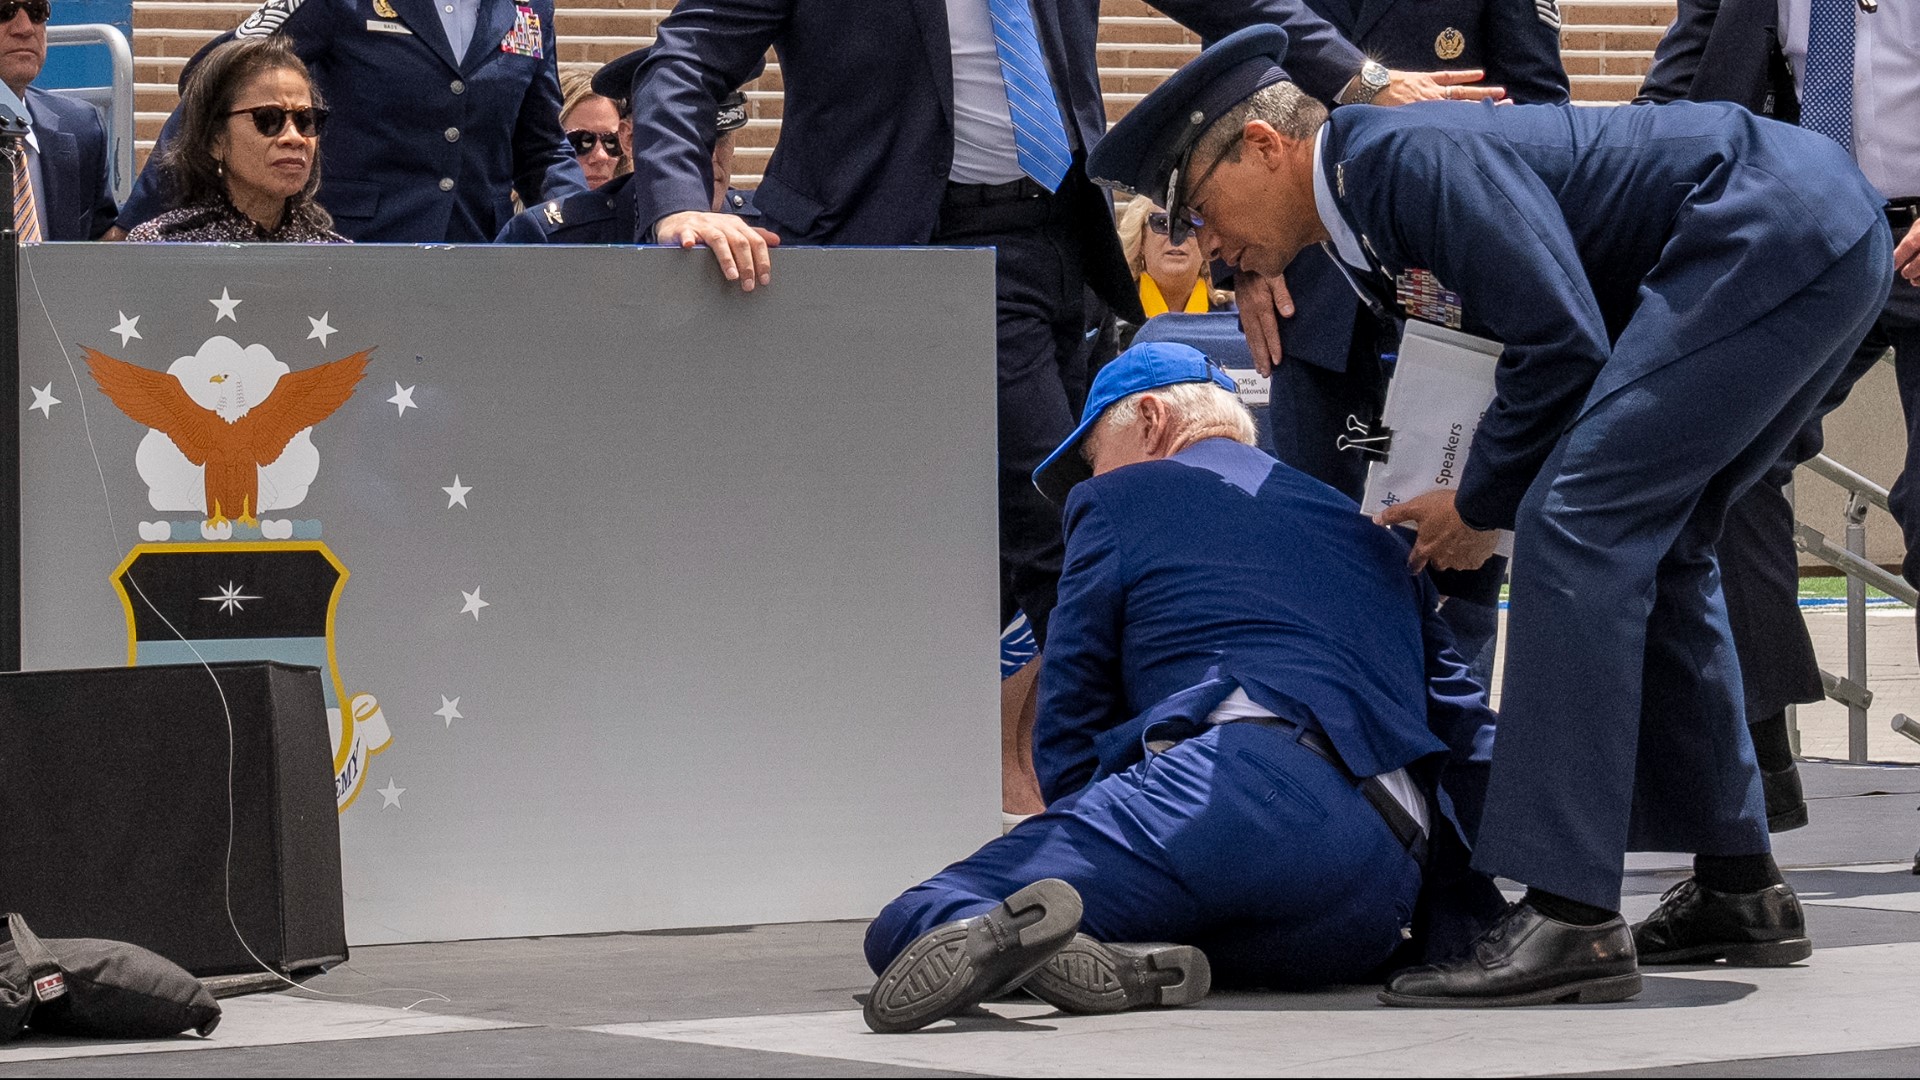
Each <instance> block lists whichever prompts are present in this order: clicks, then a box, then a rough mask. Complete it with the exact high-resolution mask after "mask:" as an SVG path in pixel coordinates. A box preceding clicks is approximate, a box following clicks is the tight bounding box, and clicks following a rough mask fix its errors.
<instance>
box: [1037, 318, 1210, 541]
mask: <svg viewBox="0 0 1920 1080" xmlns="http://www.w3.org/2000/svg"><path fill="white" fill-rule="evenodd" d="M1188 382H1212V383H1213V384H1214V385H1216V386H1219V387H1221V388H1222V389H1224V390H1227V391H1229V392H1238V391H1239V389H1240V387H1239V384H1237V383H1235V382H1234V381H1233V376H1231V375H1229V374H1227V371H1226V369H1225V368H1223V367H1221V366H1220V365H1219V364H1216V363H1214V362H1213V361H1212V360H1209V359H1207V355H1206V354H1205V353H1203V352H1201V351H1200V350H1199V349H1196V348H1194V347H1193V346H1191V345H1181V344H1179V343H1178V342H1173V341H1151V342H1148V343H1146V344H1144V345H1135V346H1134V347H1133V348H1131V349H1128V350H1127V351H1126V352H1123V353H1121V354H1120V355H1119V356H1116V357H1114V358H1113V360H1112V361H1111V362H1109V363H1108V364H1107V366H1106V367H1103V368H1101V369H1100V374H1098V375H1096V376H1094V379H1093V388H1092V389H1091V390H1089V391H1088V392H1087V408H1086V411H1084V412H1082V413H1081V414H1080V426H1079V427H1077V428H1074V429H1073V434H1071V435H1069V436H1067V441H1066V442H1063V443H1061V444H1060V448H1059V449H1058V450H1055V451H1054V452H1053V453H1051V454H1049V455H1047V460H1045V461H1043V462H1041V463H1040V467H1039V468H1037V469H1035V470H1033V486H1034V487H1037V488H1039V489H1040V494H1042V495H1045V496H1046V497H1047V498H1049V499H1051V500H1053V501H1054V502H1055V503H1064V502H1066V500H1067V492H1069V491H1072V490H1073V485H1075V484H1077V483H1079V482H1080V481H1082V480H1085V479H1087V478H1088V477H1090V476H1092V475H1093V467H1092V466H1090V465H1088V464H1087V462H1086V459H1085V458H1083V457H1081V456H1080V444H1081V443H1082V442H1083V441H1085V440H1086V437H1087V432H1089V431H1092V430H1093V425H1094V424H1096V423H1098V422H1099V420H1100V415H1101V414H1102V413H1104V412H1106V411H1107V406H1109V405H1112V404H1113V403H1114V402H1116V401H1119V400H1120V399H1121V398H1123V397H1126V396H1128V395H1129V394H1138V393H1140V392H1141V391H1142V390H1158V389H1160V388H1161V387H1163V386H1172V385H1173V384H1175V383H1188Z"/></svg>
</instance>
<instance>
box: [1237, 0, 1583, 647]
mask: <svg viewBox="0 0 1920 1080" xmlns="http://www.w3.org/2000/svg"><path fill="white" fill-rule="evenodd" d="M1308 3H1309V5H1310V6H1311V7H1312V8H1313V9H1314V10H1315V11H1316V12H1318V13H1319V14H1320V15H1321V16H1322V17H1323V18H1325V19H1326V20H1327V21H1328V22H1330V23H1332V24H1333V26H1334V28H1335V29H1337V30H1339V31H1340V33H1341V34H1342V35H1343V36H1345V37H1346V38H1347V40H1349V41H1351V42H1353V43H1354V44H1355V45H1358V46H1359V47H1360V48H1361V49H1363V50H1364V51H1366V53H1367V54H1368V55H1370V56H1372V57H1373V58H1374V59H1376V60H1378V61H1379V62H1381V63H1383V64H1386V65H1387V66H1388V67H1393V68H1404V69H1407V70H1412V71H1427V70H1433V69H1437V68H1481V69H1484V70H1485V71H1486V73H1487V81H1488V82H1490V83H1494V84H1497V85H1500V86H1504V87H1505V88H1506V90H1507V96H1508V97H1510V98H1512V99H1513V100H1514V101H1517V102H1521V103H1525V104H1547V105H1552V104H1560V103H1563V102H1565V101H1566V100H1567V72H1566V67H1565V65H1563V64H1562V63H1561V61H1560V11H1559V8H1558V7H1557V6H1556V4H1555V2H1554V0H1358V2H1354V0H1308ZM1286 281H1287V288H1288V290H1289V291H1290V292H1291V293H1292V295H1293V301H1294V311H1295V314H1294V316H1293V317H1292V318H1290V319H1282V320H1280V344H1281V350H1282V361H1281V364H1280V366H1279V368H1278V370H1276V371H1275V372H1274V382H1275V384H1276V385H1275V386H1274V389H1273V394H1272V396H1271V398H1270V399H1269V400H1270V402H1271V404H1269V406H1268V409H1269V414H1270V417H1271V427H1272V429H1273V432H1274V452H1275V453H1276V454H1278V455H1279V457H1280V460H1282V461H1285V462H1286V463H1288V464H1289V465H1292V466H1294V467H1295V468H1298V469H1301V470H1303V471H1304V472H1306V473H1307V475H1309V476H1312V477H1315V478H1317V479H1320V480H1323V481H1325V482H1327V483H1329V484H1332V485H1333V486H1334V487H1335V488H1338V489H1339V490H1340V491H1343V492H1345V493H1346V494H1347V495H1349V496H1351V497H1352V498H1354V499H1358V498H1360V494H1361V491H1362V490H1363V489H1364V487H1365V486H1366V478H1367V461H1368V459H1367V457H1366V456H1365V455H1363V454H1361V453H1360V452H1359V451H1358V450H1343V449H1341V448H1340V447H1341V437H1342V436H1343V435H1347V434H1349V432H1348V428H1347V424H1348V417H1353V418H1354V419H1355V420H1357V421H1358V422H1360V423H1361V424H1365V425H1369V426H1371V425H1372V424H1374V423H1375V422H1377V421H1378V420H1379V418H1380V410H1381V408H1382V406H1383V405H1384V404H1385V401H1386V393H1387V372H1386V370H1385V367H1384V364H1383V361H1382V359H1381V358H1382V356H1383V354H1387V353H1392V352H1394V351H1395V350H1396V349H1397V347H1398V346H1397V342H1398V340H1399V330H1398V327H1397V326H1395V325H1392V324H1391V323H1390V322H1388V321H1386V320H1383V319H1382V318H1380V317H1379V316H1376V315H1373V314H1371V313H1369V312H1368V310H1367V309H1366V308H1365V307H1364V306H1363V305H1362V304H1360V303H1359V302H1358V301H1357V300H1356V299H1355V297H1354V295H1353V289H1352V288H1351V287H1350V286H1349V285H1348V284H1347V281H1346V279H1345V278H1343V277H1342V276H1341V275H1340V272H1339V270H1338V269H1336V268H1335V267H1334V266H1333V263H1332V261H1331V260H1330V259H1329V258H1328V256H1327V255H1326V253H1325V252H1322V251H1321V250H1319V249H1318V248H1309V249H1307V250H1306V251H1303V252H1301V253H1300V256H1299V257H1298V258H1296V259H1294V261H1293V263H1292V265H1290V266H1288V267H1287V273H1286ZM1505 578H1506V560H1505V559H1503V558H1496V559H1494V560H1492V561H1490V562H1489V563H1488V564H1487V565H1486V566H1485V567H1483V568H1482V569H1480V570H1477V571H1469V572H1465V573H1460V572H1448V571H1435V572H1434V580H1435V583H1436V584H1437V585H1438V586H1439V588H1440V591H1441V592H1442V593H1444V594H1446V596H1447V601H1446V603H1445V605H1444V607H1443V611H1444V613H1445V617H1446V618H1447V619H1448V621H1449V623H1450V624H1451V625H1452V626H1453V629H1454V633H1455V635H1456V636H1457V637H1458V638H1459V642H1460V648H1461V652H1462V653H1463V654H1464V655H1466V656H1467V657H1468V659H1469V661H1470V663H1471V664H1472V666H1473V669H1474V673H1475V674H1476V675H1477V676H1479V678H1480V679H1481V680H1482V681H1490V680H1491V679H1492V677H1493V659H1494V649H1495V636H1496V634H1497V632H1498V629H1499V625H1500V621H1499V611H1498V604H1499V599H1500V585H1501V582H1502V581H1504V580H1505Z"/></svg>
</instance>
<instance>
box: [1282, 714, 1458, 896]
mask: <svg viewBox="0 0 1920 1080" xmlns="http://www.w3.org/2000/svg"><path fill="white" fill-rule="evenodd" d="M1300 745H1301V746H1304V747H1306V748H1307V749H1308V750H1311V751H1313V752H1314V753H1315V754H1316V755H1318V756H1319V757H1320V758H1321V759H1322V760H1324V761H1325V762H1326V763H1327V764H1329V765H1332V766H1333V767H1334V768H1336V769H1338V770H1340V775H1341V776H1344V777H1346V778H1347V782H1348V783H1349V784H1352V785H1353V786H1354V787H1356V788H1359V789H1360V794H1361V795H1362V796H1364V797H1365V798H1366V800H1367V802H1368V803H1370V804H1371V805H1372V806H1373V808H1374V809H1375V810H1376V811H1378V812H1379V814H1380V818H1381V820H1383V821H1385V822H1386V823H1387V828H1388V829H1390V830H1392V831H1393V835H1394V839H1396V840H1399V841H1400V846H1402V847H1404V848H1406V849H1407V854H1409V855H1411V856H1413V861H1414V862H1417V863H1419V864H1420V865H1421V866H1425V865H1427V831H1426V830H1425V829H1422V828H1421V827H1420V823H1419V822H1418V821H1416V820H1414V817H1413V815H1412V814H1409V813H1407V808H1406V807H1404V806H1401V805H1400V800H1399V799H1396V798H1394V797H1393V792H1391V791H1388V790H1387V785H1385V784H1383V783H1381V782H1380V778H1379V777H1377V776H1368V777H1364V778H1363V777H1358V776H1355V775H1353V770H1352V769H1349V768H1347V763H1346V762H1344V761H1341V760H1340V752H1339V751H1337V750H1335V749H1334V748H1333V744H1332V743H1331V742H1328V741H1327V737H1326V736H1325V735H1322V734H1320V733H1319V732H1317V731H1314V730H1312V729H1310V728H1301V729H1300Z"/></svg>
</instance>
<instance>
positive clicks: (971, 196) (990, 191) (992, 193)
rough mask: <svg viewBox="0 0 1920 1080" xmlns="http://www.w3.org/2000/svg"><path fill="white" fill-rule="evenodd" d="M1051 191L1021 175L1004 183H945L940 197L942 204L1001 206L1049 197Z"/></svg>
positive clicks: (1051, 193)
mask: <svg viewBox="0 0 1920 1080" xmlns="http://www.w3.org/2000/svg"><path fill="white" fill-rule="evenodd" d="M1052 195H1053V192H1051V191H1048V190H1047V189H1046V188H1044V187H1041V186H1040V184H1039V182H1037V181H1035V180H1034V179H1032V178H1031V177H1026V176H1023V177H1021V178H1020V179H1018V180H1009V181H1007V182H1006V183H1004V184H955V183H951V182H949V183H948V184H947V193H946V195H945V197H943V198H942V199H941V205H943V206H1002V205H1005V204H1007V203H1014V202H1030V201H1032V200H1035V199H1046V198H1051V197H1052Z"/></svg>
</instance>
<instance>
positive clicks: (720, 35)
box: [633, 0, 1363, 321]
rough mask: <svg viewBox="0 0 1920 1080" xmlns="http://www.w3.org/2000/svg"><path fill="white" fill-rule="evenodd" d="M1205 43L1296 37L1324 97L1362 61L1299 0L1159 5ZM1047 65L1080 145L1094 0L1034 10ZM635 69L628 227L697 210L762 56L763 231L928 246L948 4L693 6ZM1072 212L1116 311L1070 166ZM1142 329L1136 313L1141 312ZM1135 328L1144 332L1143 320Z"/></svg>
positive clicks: (720, 1)
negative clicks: (772, 118) (772, 60)
mask: <svg viewBox="0 0 1920 1080" xmlns="http://www.w3.org/2000/svg"><path fill="white" fill-rule="evenodd" d="M1156 6H1157V7H1159V8H1161V9H1162V10H1163V11H1165V12H1166V13H1167V14H1169V15H1171V16H1173V17H1174V18H1175V19H1177V20H1179V21H1180V22H1182V23H1184V24H1186V25H1187V26H1188V27H1190V28H1191V29H1193V30H1194V31H1195V32H1196V33H1199V34H1200V35H1202V36H1203V37H1206V38H1210V39H1211V38H1219V37H1223V36H1225V35H1226V34H1228V33H1231V32H1232V31H1234V30H1238V29H1240V28H1241V27H1244V26H1248V25H1252V24H1255V23H1261V22H1272V23H1279V24H1281V25H1283V26H1285V27H1286V29H1287V32H1288V34H1289V35H1290V37H1291V39H1292V43H1291V45H1290V47H1289V50H1288V56H1287V68H1288V70H1289V71H1290V72H1291V73H1292V74H1293V77H1294V78H1295V79H1297V80H1299V82H1300V84H1301V85H1302V86H1303V87H1305V88H1306V89H1307V90H1308V91H1309V92H1310V93H1313V94H1315V95H1316V96H1319V97H1322V98H1329V97H1332V96H1333V95H1334V94H1336V93H1338V91H1339V89H1340V88H1341V87H1342V86H1343V85H1345V83H1346V82H1347V80H1348V79H1350V78H1352V77H1353V76H1354V74H1355V73H1357V72H1358V71H1359V68H1360V65H1361V61H1362V59H1363V57H1362V56H1361V55H1360V53H1359V52H1358V51H1357V50H1355V49H1354V48H1353V47H1352V46H1351V45H1348V44H1347V43H1346V42H1344V41H1342V40H1341V39H1340V38H1339V37H1338V36H1337V35H1335V34H1334V32H1333V29H1332V28H1331V27H1330V26H1328V25H1327V24H1326V23H1325V22H1324V21H1323V20H1321V19H1320V18H1318V17H1316V16H1315V15H1313V14H1312V13H1311V12H1310V11H1308V10H1306V9H1305V8H1304V7H1302V6H1301V3H1300V0H1157V2H1156ZM1034 13H1035V18H1036V25H1037V28H1038V30H1039V34H1040V39H1041V46H1042V48H1043V50H1044V51H1045V53H1046V56H1047V61H1048V66H1049V68H1050V69H1051V71H1052V72H1053V73H1054V75H1055V78H1056V79H1058V80H1059V81H1060V83H1061V86H1060V90H1061V93H1062V96H1063V97H1064V99H1065V100H1066V103H1067V106H1068V114H1069V115H1068V118H1067V123H1068V126H1069V127H1070V128H1071V131H1072V135H1073V137H1074V139H1075V141H1076V142H1077V143H1078V145H1079V147H1080V148H1081V149H1083V150H1084V149H1086V148H1090V147H1092V146H1093V145H1094V144H1095V143H1096V142H1098V141H1099V139H1100V136H1101V134H1102V133H1103V132H1104V131H1105V130H1106V125H1107V121H1106V107H1105V104H1104V102H1103V101H1102V99H1101V96H1100V80H1099V72H1098V70H1097V67H1096V63H1095V37H1096V34H1097V31H1098V29H1099V15H1100V10H1099V3H1098V0H1035V3H1034ZM658 34H659V37H658V39H657V41H656V42H655V44H654V46H653V48H652V50H651V51H650V52H649V53H648V55H647V59H646V61H645V62H644V63H642V64H641V66H640V67H639V69H638V70H637V71H636V72H635V75H634V92H633V102H634V116H633V126H634V144H635V145H636V146H644V147H647V148H648V149H647V152H646V153H644V154H642V155H640V156H639V160H638V161H636V162H635V171H634V183H633V191H634V195H635V214H634V217H635V221H636V224H637V227H638V228H639V229H640V230H642V232H643V235H640V236H637V237H636V239H639V240H643V241H644V240H647V239H649V238H650V236H651V231H652V229H653V225H654V223H655V222H657V221H658V220H660V219H661V218H662V217H665V216H666V215H668V214H672V213H676V212H680V211H685V210H699V209H704V208H705V207H706V206H707V204H708V199H709V198H710V192H711V190H712V188H711V186H710V184H709V181H708V168H709V164H708V151H707V148H708V147H709V146H711V145H712V143H713V120H714V114H715V111H716V104H715V103H716V102H717V101H718V100H719V98H720V97H722V96H723V95H725V94H727V93H730V92H731V91H732V90H733V89H734V88H735V87H737V86H740V85H741V84H742V83H744V82H745V81H746V80H747V79H748V78H749V77H750V75H751V73H752V71H753V69H754V65H756V64H758V63H759V62H760V60H761V58H762V57H763V56H765V54H766V51H767V49H768V47H770V46H771V47H772V48H774V49H775V50H776V51H777V52H778V54H779V57H780V73H781V78H782V80H783V82H784V85H785V88H786V102H785V106H784V111H783V114H782V120H781V131H780V145H779V146H778V148H776V149H775V151H774V155H773V158H772V160H771V161H770V162H769V163H768V165H767V171H766V175H765V177H764V178H763V179H762V181H761V183H760V187H759V190H758V192H757V195H756V200H755V201H756V203H757V204H758V206H759V209H760V213H761V214H762V216H763V219H764V220H763V221H762V224H763V225H765V226H766V227H767V228H769V229H771V230H773V231H774V232H777V233H779V234H780V235H781V238H782V239H783V240H786V241H789V242H797V243H805V244H882V245H896V244H919V243H925V242H926V241H927V239H928V238H929V237H931V236H932V235H933V231H934V227H935V225H936V224H937V219H938V216H939V212H940V202H941V198H942V196H943V194H944V192H945V189H946V184H947V172H948V170H949V168H950V166H951V164H952V160H953V60H952V45H951V42H950V39H949V38H948V34H947V10H946V3H945V0H683V2H682V3H680V4H679V5H678V6H677V7H675V8H674V10H673V14H671V15H669V16H668V17H667V18H666V19H665V20H663V21H662V22H661V24H660V28H659V31H658ZM1062 192H1063V194H1065V195H1066V196H1067V197H1068V198H1069V199H1070V200H1072V206H1073V210H1072V213H1073V214H1074V216H1075V221H1076V225H1077V226H1078V232H1079V235H1080V237H1081V243H1082V247H1083V249H1084V251H1085V257H1084V260H1083V261H1085V262H1086V264H1087V272H1088V280H1089V283H1090V284H1092V285H1093V286H1094V288H1095V290H1096V291H1097V292H1098V293H1099V294H1100V295H1101V297H1102V298H1103V299H1105V300H1106V301H1107V302H1108V303H1109V304H1111V305H1113V307H1114V309H1115V310H1116V311H1119V312H1122V313H1130V312H1137V311H1138V308H1139V297H1138V294H1137V293H1135V292H1134V291H1133V289H1132V275H1131V274H1130V273H1128V271H1127V268H1126V262H1125V260H1124V259H1123V258H1122V257H1121V254H1120V244H1119V240H1118V238H1117V237H1116V236H1115V235H1114V234H1113V215H1112V209H1111V207H1112V203H1111V200H1109V199H1108V198H1107V196H1106V195H1105V193H1103V192H1101V191H1100V190H1098V189H1097V188H1095V187H1094V186H1093V185H1092V184H1090V183H1088V182H1087V180H1086V178H1085V174H1084V173H1083V172H1082V171H1081V169H1080V168H1079V167H1078V166H1077V165H1076V167H1075V168H1074V170H1073V172H1072V174H1071V175H1070V176H1069V178H1068V180H1067V182H1066V185H1065V186H1063V188H1062ZM1141 318H1144V316H1142V317H1141ZM1134 321H1139V320H1137V319H1136V320H1134Z"/></svg>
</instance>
